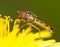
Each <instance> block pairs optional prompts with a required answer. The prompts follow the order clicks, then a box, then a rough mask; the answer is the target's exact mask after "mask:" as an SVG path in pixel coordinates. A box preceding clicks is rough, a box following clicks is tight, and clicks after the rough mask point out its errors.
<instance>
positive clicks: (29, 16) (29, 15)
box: [17, 10, 53, 32]
mask: <svg viewBox="0 0 60 47" xmlns="http://www.w3.org/2000/svg"><path fill="white" fill-rule="evenodd" d="M17 12H18V14H19V18H21V19H24V20H26V21H28V22H29V23H36V24H37V25H39V26H40V27H42V28H44V29H46V30H48V31H50V32H53V28H52V27H50V26H49V25H47V24H45V23H44V22H42V21H41V20H39V19H38V18H37V16H36V15H35V14H34V13H33V12H31V11H26V10H22V11H21V12H20V11H17ZM31 25H32V26H34V25H33V24H31ZM34 27H35V28H36V29H38V30H39V28H37V27H36V26H34Z"/></svg>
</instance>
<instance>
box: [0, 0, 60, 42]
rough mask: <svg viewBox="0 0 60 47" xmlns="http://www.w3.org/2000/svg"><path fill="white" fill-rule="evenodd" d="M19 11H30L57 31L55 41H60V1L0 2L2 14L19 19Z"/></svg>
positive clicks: (23, 0) (0, 0) (14, 0)
mask: <svg viewBox="0 0 60 47" xmlns="http://www.w3.org/2000/svg"><path fill="white" fill-rule="evenodd" d="M17 10H30V11H32V12H34V13H35V14H36V15H37V16H38V18H39V19H40V20H42V21H44V22H45V23H47V24H49V25H51V26H52V27H53V28H54V29H55V33H54V34H53V37H52V38H54V39H56V40H57V41H60V20H59V19H60V0H0V14H2V15H10V16H11V17H12V18H14V19H15V18H17V17H18V16H17V15H18V14H17Z"/></svg>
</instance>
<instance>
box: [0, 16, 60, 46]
mask: <svg viewBox="0 0 60 47" xmlns="http://www.w3.org/2000/svg"><path fill="white" fill-rule="evenodd" d="M11 22H13V19H11V17H10V16H4V18H3V17H1V15H0V47H60V42H57V43H56V41H55V40H54V39H51V40H46V41H45V40H44V38H48V37H51V36H52V33H50V32H48V31H43V30H42V31H39V32H37V33H32V32H31V31H32V30H33V29H32V28H31V26H29V27H28V28H26V29H23V30H22V32H20V19H15V21H14V25H13V29H12V31H11V30H10V28H11V27H10V26H12V25H11V24H10V23H11ZM38 38H40V39H38Z"/></svg>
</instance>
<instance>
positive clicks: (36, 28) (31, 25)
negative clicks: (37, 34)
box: [28, 23, 40, 31]
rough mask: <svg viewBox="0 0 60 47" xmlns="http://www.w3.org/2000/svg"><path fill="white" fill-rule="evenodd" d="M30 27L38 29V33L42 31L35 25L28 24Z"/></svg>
mask: <svg viewBox="0 0 60 47" xmlns="http://www.w3.org/2000/svg"><path fill="white" fill-rule="evenodd" d="M28 25H30V26H32V27H34V28H35V29H37V30H38V31H40V29H39V28H38V27H36V26H35V25H33V24H32V23H28Z"/></svg>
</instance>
